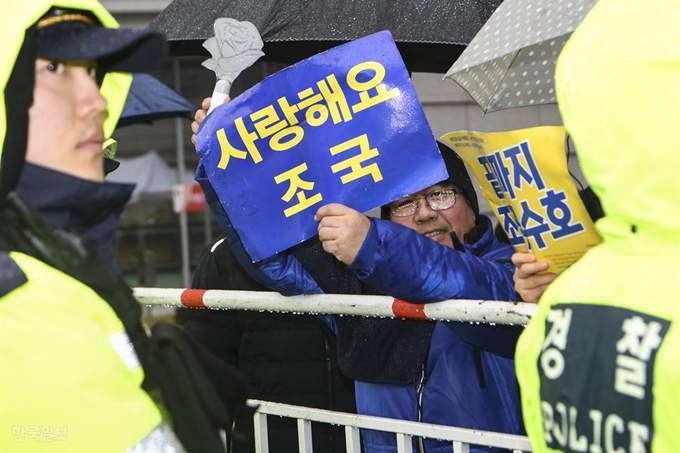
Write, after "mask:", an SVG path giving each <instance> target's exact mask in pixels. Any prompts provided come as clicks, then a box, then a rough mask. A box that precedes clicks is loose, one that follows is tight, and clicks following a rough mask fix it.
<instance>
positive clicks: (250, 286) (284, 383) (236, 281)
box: [181, 241, 356, 453]
mask: <svg viewBox="0 0 680 453" xmlns="http://www.w3.org/2000/svg"><path fill="white" fill-rule="evenodd" d="M192 287H193V288H197V289H231V290H247V291H268V290H267V288H265V287H264V286H262V285H260V284H259V283H257V282H256V281H255V280H253V279H252V277H250V275H248V274H247V272H246V271H245V270H243V268H242V267H241V265H240V264H239V263H238V261H237V259H236V257H235V256H234V255H233V253H232V252H231V249H230V248H229V246H228V245H227V243H226V242H220V241H218V242H216V243H215V244H214V245H213V246H211V247H210V248H207V249H206V250H205V251H204V252H203V254H202V255H201V257H200V259H199V264H198V267H197V269H196V273H195V274H194V280H193V283H192ZM181 314H182V316H183V317H184V324H185V329H186V331H187V333H189V334H190V335H191V336H193V337H195V338H196V339H197V340H198V341H200V342H202V343H203V344H204V345H205V346H207V347H208V348H209V349H210V350H211V351H212V352H213V353H215V354H217V355H218V356H220V357H221V358H223V359H225V360H226V361H227V362H229V363H231V364H233V365H235V366H237V367H238V368H239V370H241V372H242V373H243V374H244V375H245V376H246V378H247V380H248V385H249V390H250V391H249V395H250V397H252V398H256V399H261V400H265V401H275V402H279V403H287V404H294V405H300V406H307V407H315V408H321V409H330V410H336V411H342V412H352V413H355V412H356V405H355V402H354V401H355V400H354V383H353V381H352V380H350V379H348V378H346V377H344V376H343V375H342V374H341V372H340V370H339V367H338V361H337V355H336V346H335V337H334V335H333V333H332V332H331V331H330V329H328V327H326V325H325V324H324V323H323V322H322V321H321V320H320V319H319V318H318V317H316V316H314V315H294V314H289V313H269V312H264V313H260V312H256V311H246V310H194V309H187V310H183V311H182V312H181ZM267 424H268V428H269V451H270V452H272V453H287V452H291V453H293V452H297V451H298V442H297V425H296V421H295V420H294V419H288V418H280V417H269V418H268V420H267ZM312 431H313V432H312V437H313V442H314V451H318V452H329V453H332V452H344V451H345V440H344V437H345V436H344V431H343V428H342V427H337V426H330V425H326V424H313V427H312ZM253 451H254V435H253V424H252V419H250V418H248V419H246V420H240V421H237V424H236V429H235V432H234V453H246V452H253Z"/></svg>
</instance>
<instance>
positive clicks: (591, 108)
mask: <svg viewBox="0 0 680 453" xmlns="http://www.w3.org/2000/svg"><path fill="white" fill-rule="evenodd" d="M678 17H680V2H668V1H663V0H627V1H625V2H622V1H619V0H600V1H599V2H598V3H597V4H596V5H595V6H594V7H593V9H592V10H591V11H590V13H589V14H588V15H587V16H586V18H585V19H584V21H583V22H582V24H581V25H580V26H579V27H578V28H577V30H576V31H575V32H574V33H573V35H572V37H571V39H570V40H569V41H568V42H567V44H566V46H565V48H564V50H563V51H562V53H561V54H560V57H559V59H558V62H557V68H556V74H555V86H556V93H557V100H558V105H559V108H560V112H561V114H562V118H563V120H564V124H565V126H566V128H567V130H568V131H569V132H570V133H571V134H572V137H573V140H574V143H575V145H576V148H577V150H578V156H579V161H580V163H581V167H582V169H583V173H584V175H585V177H586V179H587V180H588V182H589V184H590V186H591V187H592V189H593V191H594V192H595V193H596V194H597V195H598V196H599V197H600V200H601V202H602V207H603V209H604V212H605V217H604V218H603V219H601V220H600V221H598V222H597V228H598V230H599V231H600V234H601V235H602V236H603V238H605V239H606V238H607V237H610V238H611V237H626V236H630V235H633V234H636V233H637V234H639V233H641V232H644V233H651V235H650V236H651V237H657V238H660V237H665V236H667V234H668V233H672V234H674V235H677V234H678V233H680V210H678V209H677V207H678V205H679V203H678V194H680V177H678V174H677V171H678V168H679V167H680V135H679V134H678V121H679V120H680V87H679V85H678V83H679V82H680V46H679V45H678V43H679V42H680V27H678V23H677V18H678Z"/></svg>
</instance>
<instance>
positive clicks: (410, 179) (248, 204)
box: [196, 31, 447, 261]
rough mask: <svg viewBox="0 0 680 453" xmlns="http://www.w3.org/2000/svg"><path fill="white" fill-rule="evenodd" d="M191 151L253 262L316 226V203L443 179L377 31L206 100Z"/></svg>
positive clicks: (386, 37) (426, 131) (386, 194)
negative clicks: (224, 99) (212, 105)
mask: <svg viewBox="0 0 680 453" xmlns="http://www.w3.org/2000/svg"><path fill="white" fill-rule="evenodd" d="M196 149H197V152H198V155H199V156H200V163H199V172H201V173H203V174H204V175H205V176H207V178H208V180H209V182H210V184H211V185H212V187H213V189H214V190H215V193H216V194H217V196H218V197H219V199H220V202H221V203H222V205H223V206H224V208H225V210H226V212H227V214H228V215H229V217H230V219H231V221H232V223H233V225H234V227H235V228H236V231H237V232H238V234H239V236H240V237H241V240H242V242H243V244H244V246H245V248H246V250H247V251H248V253H249V254H250V256H251V258H252V259H253V261H259V260H261V259H264V258H267V257H269V256H271V255H273V254H275V253H276V252H279V251H282V250H285V249H287V248H289V247H291V246H293V245H295V244H298V243H300V242H302V241H304V240H305V239H308V238H310V237H312V236H314V235H316V234H317V232H316V228H317V222H315V221H314V213H315V212H316V211H317V209H319V208H320V207H321V206H323V205H325V204H328V203H342V204H345V205H347V206H349V207H351V208H354V209H356V210H357V211H360V212H366V211H368V210H371V209H373V208H376V207H378V206H381V205H383V204H386V203H388V202H390V201H394V200H396V199H398V198H401V197H403V196H406V195H409V194H411V193H414V192H417V191H419V190H421V189H423V188H425V187H428V186H430V185H433V184H436V183H437V182H439V181H442V180H444V179H446V178H447V173H446V168H445V166H444V163H443V160H442V157H441V155H440V153H439V149H438V148H437V144H436V142H435V139H434V136H433V134H432V131H431V130H430V127H429V125H428V123H427V120H426V118H425V114H424V113H423V110H422V107H421V105H420V102H419V101H418V97H417V95H416V92H415V90H414V88H413V85H412V83H411V80H410V78H409V76H408V72H407V71H406V67H405V66H404V63H403V61H402V59H401V56H400V55H399V52H398V50H397V47H396V45H395V44H394V40H393V39H392V35H391V34H390V33H389V32H387V31H383V32H379V33H375V34H373V35H370V36H367V37H365V38H361V39H358V40H356V41H352V42H350V43H347V44H343V45H341V46H338V47H335V48H333V49H331V50H329V51H327V52H324V53H322V54H319V55H316V56H314V57H311V58H309V59H307V60H304V61H302V62H300V63H297V64H295V65H293V66H290V67H288V68H286V69H283V70H282V71H279V72H278V73H276V74H274V75H272V76H270V77H268V78H267V79H265V80H264V81H262V82H261V83H259V84H258V85H256V86H254V87H253V88H251V89H250V90H248V91H246V92H245V93H243V94H242V95H240V96H238V97H237V98H236V99H234V100H233V101H231V102H229V103H228V104H225V105H222V106H220V107H218V108H216V109H215V110H214V111H213V112H212V113H211V114H210V115H208V117H207V118H206V119H205V120H204V122H203V123H202V124H201V128H200V129H199V131H198V134H197V138H196Z"/></svg>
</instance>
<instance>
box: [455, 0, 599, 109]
mask: <svg viewBox="0 0 680 453" xmlns="http://www.w3.org/2000/svg"><path fill="white" fill-rule="evenodd" d="M596 2H597V0H505V1H504V2H503V3H502V4H501V6H500V7H499V8H498V9H497V10H496V12H495V13H494V14H493V15H492V16H491V18H490V19H489V21H488V22H487V23H486V24H485V25H484V27H483V28H482V29H481V30H480V32H479V33H478V34H477V35H476V36H475V37H474V39H473V40H472V42H470V45H469V46H468V47H467V49H465V51H463V53H462V55H460V58H458V60H456V62H455V63H454V64H453V66H451V69H449V71H448V72H447V73H446V77H449V78H451V79H453V80H455V81H456V82H457V83H458V84H459V85H460V86H461V87H463V88H464V89H465V90H466V91H467V92H468V93H469V94H470V96H472V98H473V99H474V100H475V101H476V102H477V103H478V104H479V105H480V106H481V107H482V110H484V113H486V112H493V111H496V110H502V109H507V108H512V107H520V106H527V105H538V104H549V103H554V102H556V98H555V85H554V71H555V63H556V62H557V57H558V55H559V54H560V51H561V50H562V47H564V44H565V43H566V42H567V39H569V37H570V36H571V33H572V32H573V31H574V30H575V29H576V27H578V25H579V24H580V23H581V21H582V20H583V18H584V17H585V16H586V14H587V13H588V12H589V11H590V9H591V8H592V7H593V5H594V4H595V3H596ZM595 45H596V44H595Z"/></svg>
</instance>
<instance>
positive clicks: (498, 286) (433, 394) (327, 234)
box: [192, 100, 523, 453]
mask: <svg viewBox="0 0 680 453" xmlns="http://www.w3.org/2000/svg"><path fill="white" fill-rule="evenodd" d="M206 101H207V100H206ZM206 101H204V105H206ZM205 116H206V111H205V110H199V111H198V112H197V113H196V117H195V118H196V121H195V122H194V123H193V124H192V129H193V131H194V132H196V131H197V130H198V126H199V125H200V123H201V121H202V120H203V119H204V118H205ZM439 147H440V150H441V152H442V156H443V158H444V160H445V162H446V166H447V170H448V173H449V178H448V179H446V180H444V181H442V182H440V183H439V184H435V185H434V186H431V187H429V188H427V189H424V190H422V191H420V192H418V193H417V194H414V195H412V196H410V197H405V198H403V199H401V200H398V201H396V202H394V203H391V204H390V205H388V206H385V207H383V209H382V217H383V219H376V218H370V219H369V218H368V217H366V216H364V215H363V214H361V213H359V212H357V211H355V210H353V209H351V208H348V207H346V206H343V205H339V204H331V205H326V206H324V207H322V208H320V209H319V210H318V211H317V216H316V219H317V220H318V221H319V235H318V236H317V237H316V238H313V239H311V240H309V241H306V242H304V243H302V244H300V245H298V246H297V247H294V248H293V249H291V250H289V251H286V252H283V253H279V254H277V255H275V256H274V257H271V258H268V259H266V260H263V261H260V262H258V263H256V264H253V263H252V260H251V259H250V257H249V256H248V255H247V253H246V252H245V249H244V248H243V244H241V242H240V240H239V238H238V235H237V234H236V232H235V231H234V229H233V226H232V225H231V222H230V220H229V218H228V216H227V214H226V212H225V211H224V209H223V207H222V205H221V203H220V201H219V199H218V198H217V196H216V194H215V192H214V190H213V189H212V186H211V185H210V183H209V181H208V179H207V177H205V175H204V174H203V170H202V168H199V169H198V172H197V178H196V179H197V181H198V182H199V183H201V185H202V187H203V190H204V192H205V194H206V199H207V201H208V203H209V204H210V206H211V208H212V210H213V213H214V214H215V216H216V218H217V220H218V222H219V223H220V225H221V226H222V228H223V230H224V231H225V233H226V234H227V240H228V243H229V245H230V247H231V248H232V250H234V252H235V254H236V255H237V257H238V259H239V261H240V262H241V264H242V265H243V266H244V267H245V268H246V269H247V270H248V272H249V273H250V274H251V275H252V276H253V277H254V278H255V279H256V280H258V281H259V282H261V283H262V284H264V285H265V286H267V287H269V288H271V289H272V290H275V291H278V292H280V293H281V294H284V295H295V294H318V293H341V294H342V293H350V294H351V293H354V294H389V295H390V296H393V297H396V298H399V299H403V300H407V301H409V302H414V303H427V302H436V301H441V300H446V299H456V298H458V299H492V300H508V301H509V300H513V301H514V300H516V299H517V294H516V292H515V290H514V283H513V278H512V277H513V271H514V266H513V264H512V262H511V261H510V257H511V256H512V253H513V249H512V247H511V246H509V245H507V244H501V243H499V242H498V240H497V239H496V237H495V236H494V234H493V229H492V225H491V221H490V219H489V218H487V217H486V216H482V215H479V207H478V203H477V197H476V194H475V190H474V187H473V185H472V182H471V181H470V177H469V175H468V173H467V170H466V169H465V166H464V164H463V162H462V160H461V159H460V158H459V157H458V155H457V154H456V153H455V152H454V151H453V150H451V149H450V148H448V147H447V146H446V145H445V144H443V143H439ZM326 252H328V253H326ZM334 257H335V258H337V260H336V259H335V258H334ZM331 323H332V324H333V325H334V327H335V329H336V332H337V334H338V355H339V362H340V366H341V369H342V371H343V372H344V373H345V374H346V375H347V376H348V377H351V378H353V379H355V382H356V400H357V410H358V412H359V413H360V414H366V415H375V416H382V417H389V418H397V419H403V420H412V421H422V422H426V423H435V424H443V425H450V426H457V427H463V428H471V429H480V430H488V431H496V432H503V433H509V434H521V433H523V427H522V420H521V410H520V403H519V395H518V388H517V382H516V378H515V373H514V362H513V361H512V360H511V359H510V358H508V357H511V356H512V353H513V351H512V348H508V349H510V350H509V351H503V352H504V353H503V354H502V356H501V355H497V354H494V353H491V352H489V351H488V350H486V349H488V348H486V346H488V345H489V344H490V345H491V346H497V345H495V344H494V343H496V342H498V341H496V340H494V339H495V338H508V337H509V338H510V340H515V338H514V337H513V336H512V335H510V336H508V335H507V331H504V330H503V329H502V328H501V327H499V328H496V329H494V328H492V327H489V326H469V325H463V324H461V323H447V322H424V321H418V320H406V321H402V320H398V319H378V318H361V317H359V318H355V317H348V316H345V317H336V318H335V319H333V320H332V321H331ZM498 334H500V335H498ZM504 336H505V337H504ZM495 352H499V351H495ZM363 441H364V447H365V451H366V452H368V453H370V452H396V451H397V445H396V436H394V435H393V434H388V433H382V432H377V431H365V432H363ZM417 448H418V450H419V451H421V452H425V451H427V452H451V451H452V445H451V443H447V442H438V441H436V440H432V439H418V441H417ZM472 451H479V452H481V451H491V450H489V449H488V448H484V447H473V448H472Z"/></svg>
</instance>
